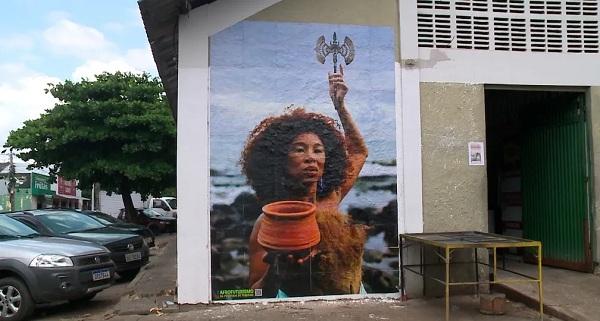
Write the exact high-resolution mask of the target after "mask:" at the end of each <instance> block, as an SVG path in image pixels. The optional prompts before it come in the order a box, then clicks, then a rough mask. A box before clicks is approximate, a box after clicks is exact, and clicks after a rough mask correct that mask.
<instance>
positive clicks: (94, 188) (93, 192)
mask: <svg viewBox="0 0 600 321" xmlns="http://www.w3.org/2000/svg"><path fill="white" fill-rule="evenodd" d="M94 202H96V184H92V211H94V210H95V204H94Z"/></svg>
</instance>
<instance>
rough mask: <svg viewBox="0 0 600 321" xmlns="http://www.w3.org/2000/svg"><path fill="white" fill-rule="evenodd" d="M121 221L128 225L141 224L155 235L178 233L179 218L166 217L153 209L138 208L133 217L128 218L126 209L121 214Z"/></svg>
mask: <svg viewBox="0 0 600 321" xmlns="http://www.w3.org/2000/svg"><path fill="white" fill-rule="evenodd" d="M119 219H120V220H123V221H125V222H128V223H134V224H140V225H144V226H145V227H147V228H149V229H150V231H152V232H153V233H154V234H155V235H158V234H160V233H165V232H167V233H173V232H176V231H177V218H174V217H171V216H166V215H164V214H162V213H159V212H158V211H155V210H153V209H151V208H136V209H135V215H133V217H129V218H128V217H127V215H126V212H125V209H124V208H122V209H121V211H120V212H119Z"/></svg>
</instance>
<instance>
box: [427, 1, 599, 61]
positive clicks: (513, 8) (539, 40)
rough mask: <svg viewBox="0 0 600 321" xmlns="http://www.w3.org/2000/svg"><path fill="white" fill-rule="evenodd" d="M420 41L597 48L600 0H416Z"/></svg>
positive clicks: (505, 46)
mask: <svg viewBox="0 0 600 321" xmlns="http://www.w3.org/2000/svg"><path fill="white" fill-rule="evenodd" d="M417 8H418V41H419V46H420V47H429V48H452V49H476V50H498V51H521V52H525V51H531V52H553V53H582V54H586V53H599V52H600V51H599V50H600V31H599V26H598V25H599V20H600V15H599V14H600V0H579V1H575V0H417Z"/></svg>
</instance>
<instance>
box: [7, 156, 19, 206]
mask: <svg viewBox="0 0 600 321" xmlns="http://www.w3.org/2000/svg"><path fill="white" fill-rule="evenodd" d="M8 164H9V165H8V197H9V201H10V210H11V211H14V210H15V185H16V184H17V179H16V178H15V163H14V161H13V152H12V149H11V150H10V151H9V154H8Z"/></svg>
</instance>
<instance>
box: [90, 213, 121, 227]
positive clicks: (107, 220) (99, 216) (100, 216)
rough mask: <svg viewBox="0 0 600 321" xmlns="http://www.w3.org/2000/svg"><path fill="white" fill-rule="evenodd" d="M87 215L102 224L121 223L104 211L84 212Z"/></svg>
mask: <svg viewBox="0 0 600 321" xmlns="http://www.w3.org/2000/svg"><path fill="white" fill-rule="evenodd" d="M86 214H87V215H89V216H91V217H93V218H95V219H96V220H97V221H99V222H100V223H102V224H104V225H111V224H118V223H121V222H119V220H118V219H116V218H115V217H112V216H110V215H108V214H105V213H100V212H94V213H86Z"/></svg>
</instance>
